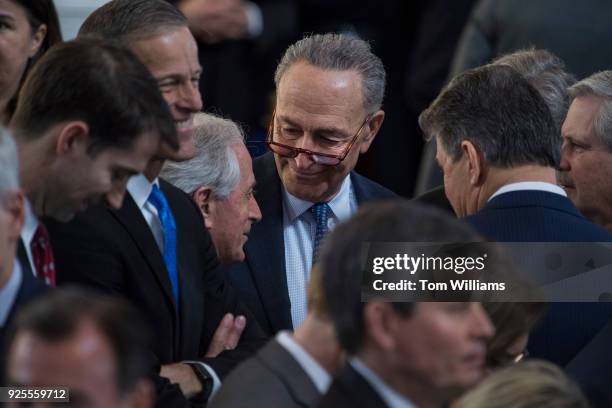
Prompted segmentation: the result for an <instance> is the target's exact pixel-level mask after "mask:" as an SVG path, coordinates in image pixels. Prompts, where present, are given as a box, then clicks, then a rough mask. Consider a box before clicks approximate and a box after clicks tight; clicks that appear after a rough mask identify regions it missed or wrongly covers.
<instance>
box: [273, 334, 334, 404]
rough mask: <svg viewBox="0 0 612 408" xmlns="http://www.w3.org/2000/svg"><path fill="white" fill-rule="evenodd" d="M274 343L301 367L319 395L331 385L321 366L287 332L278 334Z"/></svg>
mask: <svg viewBox="0 0 612 408" xmlns="http://www.w3.org/2000/svg"><path fill="white" fill-rule="evenodd" d="M276 341H277V342H278V343H279V344H280V345H281V347H283V348H284V349H285V350H287V352H288V353H289V354H291V356H292V357H293V358H294V359H295V361H297V363H298V364H299V365H300V367H302V369H303V370H304V372H305V373H306V375H307V376H308V378H310V379H311V380H312V382H313V383H314V385H315V387H317V390H318V391H319V393H320V394H321V395H324V394H325V393H326V392H327V389H328V388H329V385H330V383H331V376H330V375H329V373H328V372H327V371H325V369H324V368H323V367H321V365H320V364H319V363H318V362H317V361H316V360H315V359H314V358H312V357H311V356H310V354H308V353H307V352H306V350H304V349H303V348H302V346H300V345H299V344H298V343H297V342H296V341H295V339H294V338H293V337H291V335H290V334H289V332H287V331H281V332H278V334H277V335H276Z"/></svg>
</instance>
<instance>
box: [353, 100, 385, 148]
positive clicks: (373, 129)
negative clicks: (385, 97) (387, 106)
mask: <svg viewBox="0 0 612 408" xmlns="http://www.w3.org/2000/svg"><path fill="white" fill-rule="evenodd" d="M384 120H385V112H383V111H381V110H379V111H378V112H376V113H375V114H374V115H372V118H371V119H370V121H369V122H368V123H366V125H365V126H364V129H363V130H362V132H367V134H366V135H365V136H363V139H362V140H361V144H360V147H359V152H360V153H361V154H363V153H365V152H367V151H368V149H369V148H370V145H371V144H372V142H373V141H374V138H375V137H376V135H377V134H378V131H379V130H380V127H381V126H382V123H383V121H384Z"/></svg>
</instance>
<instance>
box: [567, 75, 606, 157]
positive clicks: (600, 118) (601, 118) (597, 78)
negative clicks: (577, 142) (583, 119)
mask: <svg viewBox="0 0 612 408" xmlns="http://www.w3.org/2000/svg"><path fill="white" fill-rule="evenodd" d="M569 94H570V98H571V99H572V100H573V99H574V98H577V97H580V96H591V95H592V96H597V97H599V98H602V99H603V104H602V106H601V108H600V109H599V113H598V114H597V116H596V117H595V121H594V123H593V127H594V128H595V134H596V135H597V137H599V138H600V139H601V140H602V141H603V142H604V143H605V144H606V146H608V150H610V151H612V71H601V72H598V73H596V74H593V75H591V76H590V77H588V78H585V79H583V80H582V81H580V82H577V83H576V84H574V85H573V86H571V87H570V88H569Z"/></svg>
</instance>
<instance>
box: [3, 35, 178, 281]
mask: <svg viewBox="0 0 612 408" xmlns="http://www.w3.org/2000/svg"><path fill="white" fill-rule="evenodd" d="M115 89H117V91H115ZM92 101H95V102H96V103H95V105H94V104H92ZM10 126H11V129H12V130H13V133H14V135H15V139H16V141H17V146H18V151H19V156H20V158H21V163H20V164H21V166H20V179H21V182H22V186H23V189H24V191H25V193H26V196H27V198H28V200H27V201H26V221H25V226H24V229H23V231H22V234H21V237H22V242H21V243H20V259H21V261H22V265H23V267H24V268H26V271H27V273H30V274H32V273H34V274H35V275H37V276H39V277H40V278H43V279H44V280H45V281H46V282H47V283H48V284H50V285H54V284H55V271H54V268H53V256H52V253H51V250H50V248H49V246H48V234H47V232H46V229H45V226H44V225H43V224H42V223H40V222H39V221H38V217H43V216H45V217H51V218H54V219H56V220H58V221H61V222H65V221H68V220H70V219H71V218H73V217H74V215H75V214H76V213H77V212H79V211H82V210H84V209H85V208H87V207H88V206H90V205H92V204H96V203H100V204H101V203H102V202H104V204H106V205H108V206H109V207H111V208H115V209H117V208H119V207H121V203H122V201H123V196H124V194H125V188H126V184H127V181H128V178H129V177H130V176H131V175H132V174H136V173H139V172H141V171H143V170H144V168H145V166H146V163H147V162H148V161H149V159H150V158H151V157H152V156H153V154H154V152H155V150H156V149H157V145H158V143H159V139H160V137H161V138H162V139H163V140H165V141H166V142H169V143H172V144H175V143H176V131H175V130H174V129H173V126H172V119H171V116H170V113H169V112H168V108H167V106H165V104H164V100H163V98H162V97H161V95H160V93H159V91H158V90H157V89H156V86H155V80H154V79H153V77H152V76H151V74H150V73H149V72H148V71H147V69H146V68H145V67H144V66H143V65H142V63H140V62H139V61H138V60H137V59H136V58H135V57H134V55H133V54H132V53H131V52H129V51H128V50H126V49H124V48H121V47H117V46H114V45H108V44H104V43H102V42H100V41H71V42H68V43H63V44H58V45H57V46H56V47H54V48H53V49H52V50H50V51H49V52H47V53H46V54H45V55H44V57H43V58H42V59H41V60H40V61H39V63H38V64H36V66H35V67H34V69H33V70H32V71H31V72H30V74H29V75H28V79H27V80H26V82H25V84H24V86H23V88H22V91H21V94H20V97H19V103H18V105H17V108H16V110H15V113H14V115H13V118H12V120H11V124H10Z"/></svg>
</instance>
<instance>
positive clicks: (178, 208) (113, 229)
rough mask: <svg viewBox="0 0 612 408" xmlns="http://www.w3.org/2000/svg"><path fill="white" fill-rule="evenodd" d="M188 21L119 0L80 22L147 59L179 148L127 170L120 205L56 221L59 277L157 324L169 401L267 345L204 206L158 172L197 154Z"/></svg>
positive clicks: (198, 394)
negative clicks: (229, 276) (121, 302)
mask: <svg viewBox="0 0 612 408" xmlns="http://www.w3.org/2000/svg"><path fill="white" fill-rule="evenodd" d="M187 24H188V23H187V19H186V18H185V16H183V15H182V14H181V13H180V11H178V10H177V9H176V8H175V7H173V6H172V5H170V4H169V3H167V2H165V1H163V0H113V1H111V2H108V3H106V4H105V5H104V6H102V7H100V8H99V9H97V10H96V11H94V12H93V13H92V14H91V15H90V16H89V17H88V18H87V20H86V21H85V22H84V23H83V25H82V26H81V29H80V31H79V38H88V37H94V38H102V39H105V40H108V41H113V42H119V43H121V44H123V45H125V46H127V47H128V48H130V49H131V50H132V51H133V52H134V53H135V54H136V56H137V57H138V58H139V59H140V60H141V61H142V62H143V63H144V64H145V65H146V66H147V68H149V70H150V71H151V73H152V74H153V77H155V79H156V80H157V84H158V87H159V89H160V90H161V94H162V96H163V98H164V99H165V101H166V104H167V106H168V107H169V109H170V112H171V113H172V116H173V118H174V121H175V124H176V129H177V132H178V149H177V148H176V146H172V145H170V144H167V143H161V144H160V146H159V149H158V150H157V152H156V153H155V155H154V157H153V158H152V159H151V160H150V161H149V163H148V164H147V166H146V169H145V170H144V173H143V174H139V175H137V176H134V177H132V178H131V179H130V181H129V183H128V186H127V190H128V194H126V199H125V202H124V204H123V206H122V207H121V208H120V209H118V210H116V211H111V210H109V209H107V208H102V207H96V208H92V209H90V210H89V211H87V212H85V213H83V214H81V215H80V216H79V217H77V218H76V219H75V220H74V221H73V222H72V223H70V224H68V225H58V224H54V225H52V226H50V228H49V229H50V232H51V239H52V242H53V244H54V246H55V247H56V248H57V253H58V262H57V266H58V271H59V274H58V281H59V282H60V283H63V282H66V283H68V282H74V283H80V284H85V285H88V286H90V287H94V288H97V289H100V290H102V291H105V292H109V293H113V294H116V295H120V296H123V297H126V298H128V299H129V300H130V301H131V302H132V303H133V304H134V305H136V306H137V307H138V308H139V309H140V311H141V313H142V314H143V316H146V317H147V318H148V319H149V323H150V324H151V325H152V327H155V328H156V329H157V330H156V332H157V339H156V340H157V341H156V344H155V347H153V349H152V350H151V351H152V353H151V356H154V357H155V362H154V363H155V365H156V366H158V367H160V370H159V372H156V373H154V375H153V379H154V380H155V384H156V386H157V397H158V404H159V405H160V406H172V407H178V406H187V405H188V404H190V403H198V404H199V403H203V402H205V401H206V400H207V399H208V397H209V396H210V395H211V394H212V392H213V390H215V389H217V388H218V387H219V386H220V379H222V378H223V377H224V375H225V374H226V373H227V372H229V370H230V369H231V368H232V367H233V366H234V365H236V364H237V363H238V362H240V361H241V360H242V359H244V358H246V357H248V356H249V355H250V354H251V353H252V352H253V351H255V350H256V349H257V348H258V347H259V346H260V345H262V344H263V335H262V334H261V331H260V330H259V327H258V325H257V323H256V322H255V321H254V319H251V318H250V316H249V312H248V310H247V309H246V308H245V307H244V306H243V305H242V304H241V303H240V302H239V300H238V297H237V295H236V294H235V292H234V291H233V289H232V288H231V287H230V286H229V285H228V284H227V283H226V282H225V278H224V276H223V273H222V272H221V270H220V267H219V261H218V259H217V255H216V252H215V247H214V245H213V243H212V240H211V237H210V234H209V233H208V231H207V230H206V229H204V228H202V225H203V223H204V220H203V218H202V215H201V213H200V211H199V209H198V207H197V206H196V205H195V204H194V202H193V201H192V200H191V198H190V197H189V196H188V195H187V194H185V193H184V192H182V191H181V190H180V189H178V188H176V187H174V186H173V185H171V184H170V183H167V182H166V181H165V180H163V179H161V178H159V177H158V176H159V173H160V171H161V169H162V166H163V164H164V162H165V161H166V160H173V161H183V160H188V159H191V158H192V157H193V156H194V154H195V149H194V139H193V119H194V116H195V114H196V113H197V112H199V111H200V109H201V108H202V98H201V96H200V92H199V90H198V80H199V77H200V73H201V71H202V68H201V67H200V64H199V62H198V54H197V46H196V43H195V40H194V38H193V36H192V35H191V33H190V31H189V28H188V26H187ZM60 255H61V256H60ZM162 377H163V378H162ZM164 378H165V379H167V380H169V381H170V382H171V383H173V384H168V382H167V381H166V380H165V379H164ZM174 384H177V385H178V386H177V385H174ZM188 399H189V400H191V401H188Z"/></svg>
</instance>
